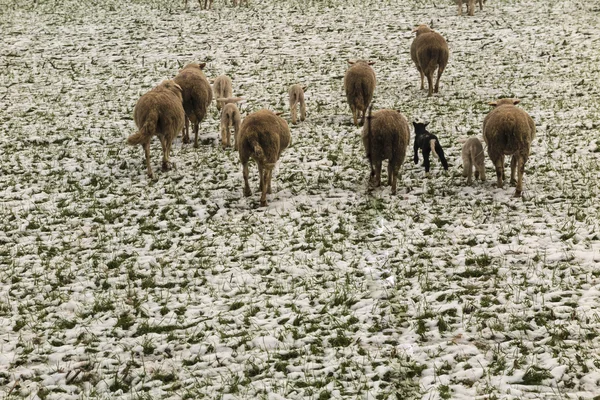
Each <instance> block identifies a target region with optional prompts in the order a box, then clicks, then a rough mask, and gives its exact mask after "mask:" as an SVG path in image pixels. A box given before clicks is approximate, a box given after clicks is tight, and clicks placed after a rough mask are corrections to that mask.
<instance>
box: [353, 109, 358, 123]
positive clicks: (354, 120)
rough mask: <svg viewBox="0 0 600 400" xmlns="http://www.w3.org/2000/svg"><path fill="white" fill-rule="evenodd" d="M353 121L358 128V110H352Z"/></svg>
mask: <svg viewBox="0 0 600 400" xmlns="http://www.w3.org/2000/svg"><path fill="white" fill-rule="evenodd" d="M352 120H353V122H354V126H358V110H357V109H356V108H354V107H353V108H352Z"/></svg>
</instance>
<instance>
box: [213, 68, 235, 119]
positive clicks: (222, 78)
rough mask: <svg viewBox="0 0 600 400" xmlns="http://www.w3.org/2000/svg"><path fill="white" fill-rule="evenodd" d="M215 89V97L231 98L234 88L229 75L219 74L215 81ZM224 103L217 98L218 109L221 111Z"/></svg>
mask: <svg viewBox="0 0 600 400" xmlns="http://www.w3.org/2000/svg"><path fill="white" fill-rule="evenodd" d="M213 91H214V92H215V98H217V99H219V98H229V97H231V96H232V95H233V89H232V88H231V78H230V77H228V76H227V75H219V76H217V77H216V78H215V80H214V82H213ZM223 105H224V103H223V102H222V101H219V100H217V110H219V111H221V108H222V107H223Z"/></svg>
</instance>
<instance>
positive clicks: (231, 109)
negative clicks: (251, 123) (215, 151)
mask: <svg viewBox="0 0 600 400" xmlns="http://www.w3.org/2000/svg"><path fill="white" fill-rule="evenodd" d="M242 100H244V99H243V98H241V97H229V98H227V99H225V98H218V99H217V101H222V102H223V103H224V104H225V105H224V106H223V110H222V111H221V145H222V146H223V148H225V147H228V146H231V127H233V139H234V140H235V149H236V150H237V148H238V136H239V133H240V124H241V123H242V117H241V115H240V110H238V108H237V105H236V103H238V102H241V101H242Z"/></svg>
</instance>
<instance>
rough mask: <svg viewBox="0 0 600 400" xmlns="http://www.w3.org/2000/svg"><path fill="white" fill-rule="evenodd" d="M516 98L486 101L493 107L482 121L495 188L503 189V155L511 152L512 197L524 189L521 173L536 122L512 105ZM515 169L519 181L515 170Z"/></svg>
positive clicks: (518, 194)
mask: <svg viewBox="0 0 600 400" xmlns="http://www.w3.org/2000/svg"><path fill="white" fill-rule="evenodd" d="M519 102H520V100H517V99H500V100H496V101H492V102H490V103H489V104H490V105H491V106H494V109H492V111H490V112H489V113H488V115H487V116H486V117H485V119H484V120H483V139H484V140H485V143H486V144H487V149H488V155H489V156H490V160H492V163H493V164H494V167H495V168H496V178H497V180H498V183H497V187H499V188H502V186H503V182H502V181H503V179H506V176H505V175H504V156H505V155H511V156H512V157H511V160H510V182H511V184H515V183H516V185H517V188H516V191H515V197H519V196H521V193H522V192H523V173H524V172H525V163H526V162H527V159H528V158H529V151H530V148H531V142H532V141H533V138H535V124H534V122H533V119H531V117H530V116H529V114H527V112H525V111H524V110H522V109H520V108H517V107H515V105H517V104H519ZM517 170H518V174H519V176H518V180H515V172H516V171H517Z"/></svg>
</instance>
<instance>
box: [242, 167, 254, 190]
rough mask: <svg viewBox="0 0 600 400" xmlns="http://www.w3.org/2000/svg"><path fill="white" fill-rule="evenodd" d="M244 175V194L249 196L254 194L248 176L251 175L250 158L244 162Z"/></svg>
mask: <svg viewBox="0 0 600 400" xmlns="http://www.w3.org/2000/svg"><path fill="white" fill-rule="evenodd" d="M242 175H243V176H244V196H245V197H248V196H250V195H251V194H252V190H250V184H249V183H248V177H249V175H250V171H249V170H248V160H246V162H245V163H243V164H242Z"/></svg>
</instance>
